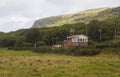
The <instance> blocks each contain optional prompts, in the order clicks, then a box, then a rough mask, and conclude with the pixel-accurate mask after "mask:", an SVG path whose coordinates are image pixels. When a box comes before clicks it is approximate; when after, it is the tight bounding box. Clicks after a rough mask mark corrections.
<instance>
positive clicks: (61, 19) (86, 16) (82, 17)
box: [32, 7, 120, 28]
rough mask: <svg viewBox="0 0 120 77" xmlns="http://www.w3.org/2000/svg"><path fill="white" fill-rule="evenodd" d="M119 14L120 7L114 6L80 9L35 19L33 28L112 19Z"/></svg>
mask: <svg viewBox="0 0 120 77" xmlns="http://www.w3.org/2000/svg"><path fill="white" fill-rule="evenodd" d="M119 15H120V7H116V8H99V9H90V10H85V11H81V12H78V13H75V14H66V15H60V16H53V17H48V18H43V19H39V20H36V21H35V23H34V24H33V26H32V27H33V28H40V27H45V26H47V27H53V26H62V25H64V24H73V23H77V22H86V23H87V22H89V21H91V20H94V19H97V20H100V21H102V20H106V19H114V18H116V17H118V16H119Z"/></svg>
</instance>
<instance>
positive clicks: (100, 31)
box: [99, 29, 102, 42]
mask: <svg viewBox="0 0 120 77" xmlns="http://www.w3.org/2000/svg"><path fill="white" fill-rule="evenodd" d="M99 32H100V39H99V41H100V42H101V41H102V30H101V29H99Z"/></svg>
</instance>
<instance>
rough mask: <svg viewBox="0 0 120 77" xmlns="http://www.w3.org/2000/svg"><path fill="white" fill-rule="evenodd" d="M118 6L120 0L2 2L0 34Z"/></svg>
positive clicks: (5, 0) (0, 4)
mask: <svg viewBox="0 0 120 77" xmlns="http://www.w3.org/2000/svg"><path fill="white" fill-rule="evenodd" d="M117 6H120V0H0V32H10V31H16V30H18V29H25V28H30V27H31V26H32V25H33V23H34V21H35V20H37V19H41V18H45V17H50V16H56V15H63V14H69V13H76V12H79V11H82V10H87V9H93V8H102V7H117Z"/></svg>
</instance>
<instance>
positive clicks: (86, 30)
mask: <svg viewBox="0 0 120 77" xmlns="http://www.w3.org/2000/svg"><path fill="white" fill-rule="evenodd" d="M87 35H88V29H87V26H86V36H87Z"/></svg>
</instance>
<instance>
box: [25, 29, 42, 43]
mask: <svg viewBox="0 0 120 77" xmlns="http://www.w3.org/2000/svg"><path fill="white" fill-rule="evenodd" d="M25 37H26V42H27V43H32V44H34V43H35V42H38V41H39V40H40V39H41V33H40V31H39V29H37V28H31V29H29V30H28V31H27V33H26V36H25Z"/></svg>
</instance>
